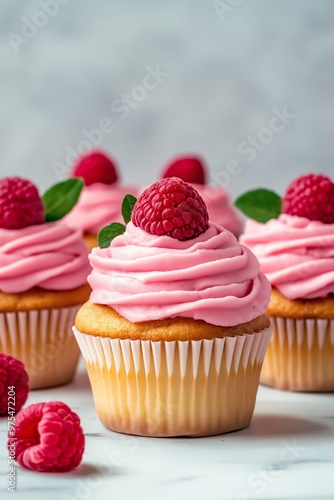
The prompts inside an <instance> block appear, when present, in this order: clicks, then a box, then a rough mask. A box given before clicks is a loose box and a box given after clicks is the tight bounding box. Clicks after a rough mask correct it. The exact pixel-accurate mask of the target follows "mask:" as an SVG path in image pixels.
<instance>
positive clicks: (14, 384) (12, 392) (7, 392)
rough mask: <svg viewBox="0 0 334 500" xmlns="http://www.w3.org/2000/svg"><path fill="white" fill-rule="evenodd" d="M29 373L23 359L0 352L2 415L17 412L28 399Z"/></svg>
mask: <svg viewBox="0 0 334 500" xmlns="http://www.w3.org/2000/svg"><path fill="white" fill-rule="evenodd" d="M28 392H29V385H28V374H27V372H26V370H25V367H24V364H23V363H22V361H19V360H18V359H16V358H13V357H12V356H10V355H9V354H4V353H0V415H7V414H8V411H9V413H17V412H18V411H19V410H20V409H21V408H22V406H23V405H24V403H25V402H26V401H27V397H28Z"/></svg>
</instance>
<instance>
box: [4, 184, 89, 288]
mask: <svg viewBox="0 0 334 500" xmlns="http://www.w3.org/2000/svg"><path fill="white" fill-rule="evenodd" d="M82 186H83V183H82V181H80V180H79V179H76V180H74V179H73V180H71V181H65V182H62V183H60V184H58V185H57V186H54V187H53V188H51V189H50V190H48V191H47V192H46V193H45V195H44V196H43V199H42V198H41V197H40V196H39V193H38V190H37V188H36V186H34V185H33V184H32V183H31V182H30V181H28V180H25V179H21V178H18V177H14V178H6V179H2V180H0V209H1V215H0V291H1V292H4V293H22V292H25V291H28V290H30V289H32V288H34V287H38V288H42V289H45V290H54V291H57V290H70V289H73V288H77V287H79V286H81V285H84V284H85V283H86V281H87V279H86V278H87V274H88V273H89V271H90V266H89V262H88V259H87V254H88V252H87V250H86V247H85V244H84V243H83V241H82V233H81V231H80V230H78V229H73V228H70V227H68V226H67V225H66V224H64V223H63V222H61V221H60V219H61V217H62V215H63V214H65V213H67V211H68V210H70V209H71V207H72V206H73V205H74V203H75V202H76V200H77V198H78V196H79V193H80V191H81V189H82Z"/></svg>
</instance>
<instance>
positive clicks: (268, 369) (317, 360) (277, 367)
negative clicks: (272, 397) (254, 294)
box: [261, 317, 334, 392]
mask: <svg viewBox="0 0 334 500" xmlns="http://www.w3.org/2000/svg"><path fill="white" fill-rule="evenodd" d="M272 323H273V326H274V332H273V336H272V338H271V341H270V343H269V346H268V350H267V354H266V356H265V359H264V363H263V368H262V372H261V382H262V383H264V384H267V385H270V386H273V387H277V388H279V389H286V390H291V391H307V392H328V391H334V320H331V319H315V318H313V319H294V318H281V317H273V318H272Z"/></svg>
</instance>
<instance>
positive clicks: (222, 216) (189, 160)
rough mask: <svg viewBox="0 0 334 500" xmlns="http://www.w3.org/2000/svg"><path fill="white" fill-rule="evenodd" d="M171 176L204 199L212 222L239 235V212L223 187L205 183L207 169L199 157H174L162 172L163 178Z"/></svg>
mask: <svg viewBox="0 0 334 500" xmlns="http://www.w3.org/2000/svg"><path fill="white" fill-rule="evenodd" d="M173 176H176V177H179V178H180V179H182V180H184V181H185V182H188V183H190V184H192V185H193V187H194V188H195V189H196V191H197V192H198V193H199V194H200V196H201V197H202V198H203V200H204V201H205V203H206V206H207V208H208V212H209V217H210V220H211V221H212V222H215V223H216V224H218V225H219V226H222V227H224V228H225V229H228V231H231V233H233V234H234V235H235V236H236V237H237V238H238V237H239V235H240V234H241V232H242V227H243V223H242V219H241V216H240V213H239V212H238V210H236V208H235V207H234V206H233V205H232V203H231V201H230V198H229V194H228V192H227V190H226V189H225V188H223V187H221V186H210V185H208V184H207V169H206V167H205V164H204V162H203V161H202V160H201V159H200V158H198V157H196V156H183V157H179V158H176V159H175V160H173V161H172V162H171V163H170V164H169V165H168V166H167V167H166V168H165V169H164V171H163V172H162V178H163V179H164V178H168V177H173Z"/></svg>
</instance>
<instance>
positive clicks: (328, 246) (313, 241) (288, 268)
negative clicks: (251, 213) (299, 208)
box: [240, 214, 334, 300]
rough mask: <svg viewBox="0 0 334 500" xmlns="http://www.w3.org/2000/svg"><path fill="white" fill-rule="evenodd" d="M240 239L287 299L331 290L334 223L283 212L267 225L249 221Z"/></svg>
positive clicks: (324, 294) (322, 294) (333, 290)
mask: <svg viewBox="0 0 334 500" xmlns="http://www.w3.org/2000/svg"><path fill="white" fill-rule="evenodd" d="M240 241H241V242H242V243H244V244H245V245H247V247H249V248H250V249H251V250H252V251H253V252H254V253H255V255H256V256H257V257H258V259H259V261H260V263H261V271H262V272H263V273H265V275H266V276H267V278H268V279H269V281H270V283H271V284H272V285H273V286H274V287H275V288H277V290H279V292H281V293H282V294H283V295H284V296H285V297H287V298H289V299H292V300H293V299H298V298H303V299H313V298H322V297H327V296H328V294H330V293H334V224H324V223H322V222H320V221H311V220H309V219H307V218H305V217H299V216H294V215H287V214H282V215H280V216H279V217H278V219H271V220H270V221H268V222H267V223H266V224H261V223H259V222H255V221H252V220H248V221H247V222H246V225H245V234H244V235H242V236H241V238H240Z"/></svg>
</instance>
